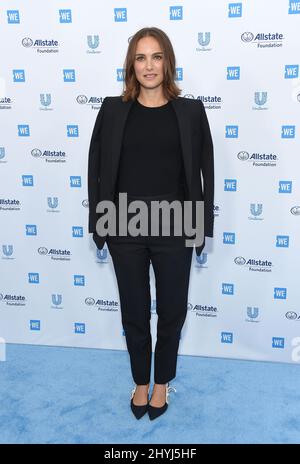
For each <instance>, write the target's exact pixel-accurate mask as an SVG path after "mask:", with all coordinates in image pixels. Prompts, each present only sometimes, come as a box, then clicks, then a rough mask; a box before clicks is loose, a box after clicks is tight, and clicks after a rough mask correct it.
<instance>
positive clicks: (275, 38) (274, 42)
mask: <svg viewBox="0 0 300 464" xmlns="http://www.w3.org/2000/svg"><path fill="white" fill-rule="evenodd" d="M241 40H242V41H243V42H244V43H252V44H255V45H256V46H257V48H272V47H282V44H283V40H284V37H283V34H280V33H279V32H275V33H272V32H268V33H265V32H259V33H255V34H253V33H252V32H249V31H247V32H243V34H242V35H241Z"/></svg>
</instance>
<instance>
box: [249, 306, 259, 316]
mask: <svg viewBox="0 0 300 464" xmlns="http://www.w3.org/2000/svg"><path fill="white" fill-rule="evenodd" d="M247 316H248V317H249V318H250V319H256V318H257V316H258V308H257V307H256V306H255V307H252V306H247Z"/></svg>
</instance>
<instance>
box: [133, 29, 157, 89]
mask: <svg viewBox="0 0 300 464" xmlns="http://www.w3.org/2000/svg"><path fill="white" fill-rule="evenodd" d="M163 63H164V56H163V51H162V49H161V47H160V45H159V43H158V41H157V40H156V39H155V38H154V37H143V38H142V39H140V40H139V41H138V43H137V47H136V52H135V60H134V70H135V75H136V78H137V80H138V81H139V83H140V84H141V86H143V87H145V88H147V89H154V88H156V87H159V86H160V85H161V84H162V82H163V80H164V65H163Z"/></svg>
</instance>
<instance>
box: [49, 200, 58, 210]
mask: <svg viewBox="0 0 300 464" xmlns="http://www.w3.org/2000/svg"><path fill="white" fill-rule="evenodd" d="M47 205H48V207H49V208H51V209H55V208H57V206H58V197H47Z"/></svg>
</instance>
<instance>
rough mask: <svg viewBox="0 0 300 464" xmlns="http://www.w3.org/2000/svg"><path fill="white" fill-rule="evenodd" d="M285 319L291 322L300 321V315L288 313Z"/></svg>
mask: <svg viewBox="0 0 300 464" xmlns="http://www.w3.org/2000/svg"><path fill="white" fill-rule="evenodd" d="M285 317H286V319H288V320H289V321H297V322H298V321H300V314H298V313H296V312H295V311H287V312H286V313H285Z"/></svg>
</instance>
